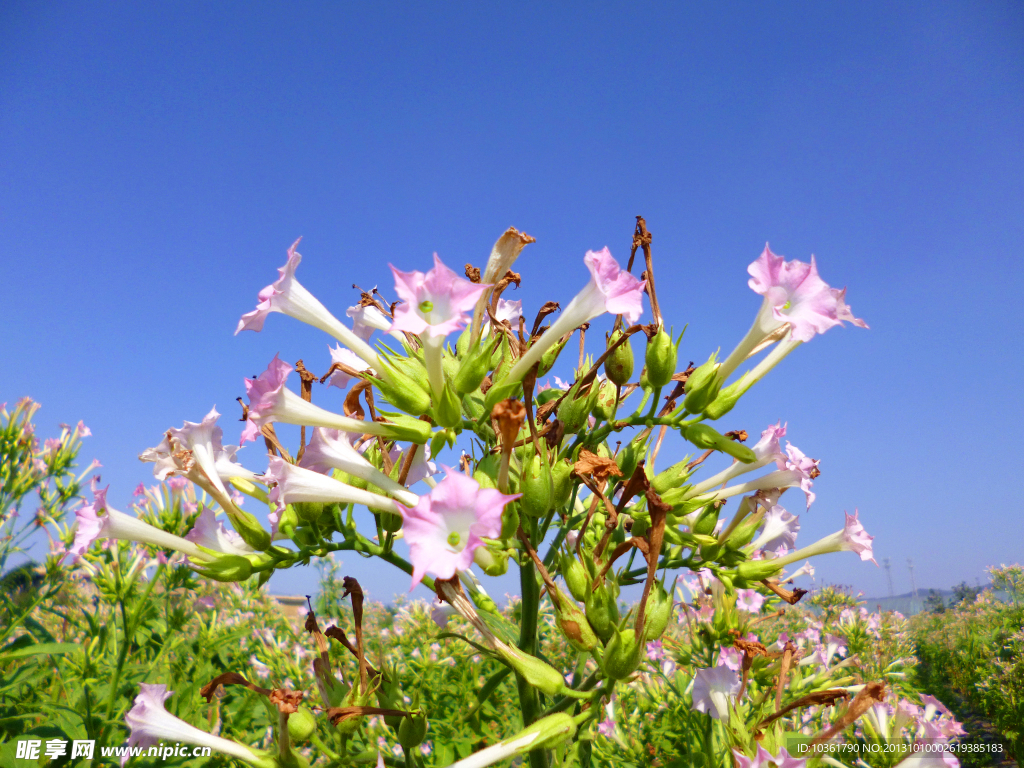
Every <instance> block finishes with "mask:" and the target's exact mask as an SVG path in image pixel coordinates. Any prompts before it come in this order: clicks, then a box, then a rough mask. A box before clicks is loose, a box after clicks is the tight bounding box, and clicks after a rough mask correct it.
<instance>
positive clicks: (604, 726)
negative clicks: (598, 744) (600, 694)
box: [597, 698, 615, 739]
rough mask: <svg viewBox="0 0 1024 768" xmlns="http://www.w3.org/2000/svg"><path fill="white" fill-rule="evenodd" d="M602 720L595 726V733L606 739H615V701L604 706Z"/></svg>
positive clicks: (610, 700) (610, 701) (612, 700)
mask: <svg viewBox="0 0 1024 768" xmlns="http://www.w3.org/2000/svg"><path fill="white" fill-rule="evenodd" d="M604 715H605V716H604V720H602V721H601V722H600V723H598V724H597V732H598V733H600V734H601V735H602V736H605V737H606V738H609V739H611V738H614V737H615V699H614V698H612V699H609V701H608V703H607V704H605V705H604Z"/></svg>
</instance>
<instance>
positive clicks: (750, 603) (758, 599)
mask: <svg viewBox="0 0 1024 768" xmlns="http://www.w3.org/2000/svg"><path fill="white" fill-rule="evenodd" d="M762 605H764V596H763V595H761V594H760V593H759V592H758V591H757V590H756V589H738V590H736V607H737V608H739V609H740V610H741V611H747V612H749V613H760V612H761V606H762Z"/></svg>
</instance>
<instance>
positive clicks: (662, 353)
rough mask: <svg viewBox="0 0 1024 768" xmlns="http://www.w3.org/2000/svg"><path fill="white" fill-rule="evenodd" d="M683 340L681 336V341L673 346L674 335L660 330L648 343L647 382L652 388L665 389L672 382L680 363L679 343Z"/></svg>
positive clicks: (646, 359)
mask: <svg viewBox="0 0 1024 768" xmlns="http://www.w3.org/2000/svg"><path fill="white" fill-rule="evenodd" d="M682 340H683V336H682V334H680V335H679V340H678V341H676V343H675V344H673V343H672V335H671V334H670V333H667V332H666V331H665V329H664V328H659V329H658V332H657V333H656V334H654V338H653V339H650V340H649V341H648V342H647V354H646V356H645V357H644V363H645V365H646V368H647V380H648V381H649V382H650V384H651V386H652V387H655V388H656V387H664V386H665V385H666V384H668V383H669V382H670V381H672V376H673V375H675V372H676V365H677V364H678V362H679V342H680V341H682Z"/></svg>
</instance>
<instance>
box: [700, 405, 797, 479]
mask: <svg viewBox="0 0 1024 768" xmlns="http://www.w3.org/2000/svg"><path fill="white" fill-rule="evenodd" d="M785 435H786V425H785V424H783V423H782V421H781V420H779V421H778V422H776V423H775V424H769V425H768V427H767V428H766V429H765V430H764V431H763V432H762V433H761V439H760V440H758V441H757V444H756V445H754V447H753V449H752V450H753V451H754V456H756V457H757V458H756V460H755V461H752V462H751V463H749V464H744V463H743V462H742V461H734V462H733V463H732V464H731V465H730V466H728V467H726V468H725V469H723V470H722V471H721V472H719V473H718V474H716V475H713V476H712V477H709V478H708V479H707V480H702V481H701V482H699V483H697V484H696V485H694V486H693V488H692V489H691V490H690V492H689V494H688V495H687V498H690V497H693V496H698V495H700V494H702V493H704V492H706V491H709V490H711V489H712V488H716V487H718V486H719V485H721V484H722V483H727V482H729V481H730V480H732V479H733V478H736V477H739V476H740V475H745V474H747V473H748V472H753V471H754V470H757V469H760V468H761V467H764V466H767V465H768V464H771V463H772V462H773V461H774V462H778V461H780V460H783V459H785V458H786V455H785V454H784V453H783V452H782V446H781V445H780V444H779V439H780V438H782V437H785ZM780 469H784V467H780Z"/></svg>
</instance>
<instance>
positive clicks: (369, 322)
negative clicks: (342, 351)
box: [345, 286, 391, 341]
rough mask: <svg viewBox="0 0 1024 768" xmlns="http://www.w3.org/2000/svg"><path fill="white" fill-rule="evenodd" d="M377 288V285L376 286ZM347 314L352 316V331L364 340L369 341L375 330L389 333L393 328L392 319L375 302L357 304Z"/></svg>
mask: <svg viewBox="0 0 1024 768" xmlns="http://www.w3.org/2000/svg"><path fill="white" fill-rule="evenodd" d="M374 288H376V286H374ZM345 314H346V315H348V316H349V317H351V318H352V331H353V333H355V334H356V336H358V337H359V338H361V339H362V340H363V341H369V339H370V336H372V335H373V332H374V331H384V332H385V333H387V332H388V331H389V330H390V329H391V320H390V318H388V316H387V315H385V314H384V313H383V312H381V311H380V309H379V308H378V307H377V306H376V305H374V304H367V305H365V306H363V305H362V304H356V305H355V306H354V307H349V308H348V309H347V310H346V311H345Z"/></svg>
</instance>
